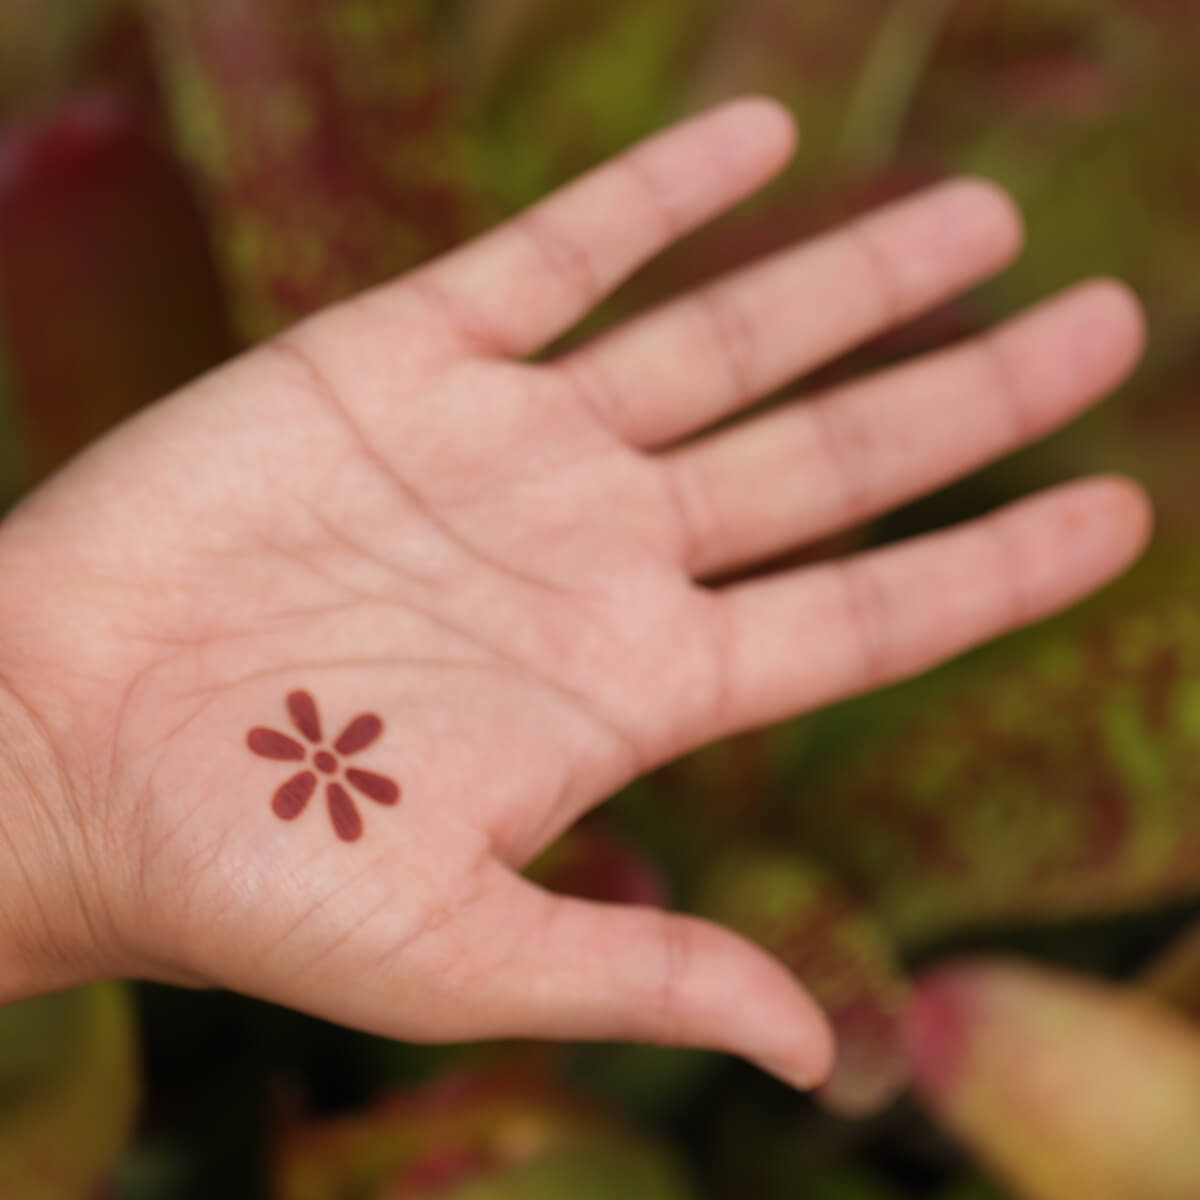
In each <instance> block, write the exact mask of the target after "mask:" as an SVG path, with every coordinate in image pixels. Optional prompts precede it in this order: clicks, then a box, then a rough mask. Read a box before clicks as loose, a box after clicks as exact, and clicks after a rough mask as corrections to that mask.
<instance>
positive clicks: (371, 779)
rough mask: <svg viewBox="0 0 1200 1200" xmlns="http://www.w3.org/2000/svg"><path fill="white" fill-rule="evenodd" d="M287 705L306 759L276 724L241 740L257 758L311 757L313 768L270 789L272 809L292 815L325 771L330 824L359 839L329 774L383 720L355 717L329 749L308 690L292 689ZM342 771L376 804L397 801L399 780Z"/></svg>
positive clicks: (356, 821)
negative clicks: (280, 785) (278, 787)
mask: <svg viewBox="0 0 1200 1200" xmlns="http://www.w3.org/2000/svg"><path fill="white" fill-rule="evenodd" d="M287 709H288V714H289V715H290V716H291V718H292V724H293V725H294V726H295V727H296V729H297V730H298V731H299V733H300V734H301V735H302V736H303V737H304V739H305V740H306V741H307V742H309V743H310V744H311V746H312V750H311V755H312V757H311V759H309V754H310V750H309V749H308V747H306V746H304V745H303V744H302V743H300V742H298V741H297V740H296V739H295V738H293V737H292V736H290V735H289V734H286V733H280V732H279V731H278V730H277V729H264V728H261V727H260V728H257V729H252V730H250V732H249V733H248V734H247V735H246V745H248V746H249V747H250V749H251V751H252V752H253V753H255V754H257V755H258V756H259V758H269V759H273V760H274V761H276V762H304V761H306V760H309V761H310V762H311V767H312V769H309V770H304V771H301V772H300V773H299V774H298V775H293V776H292V777H291V779H289V780H288V781H287V782H286V783H284V784H283V786H282V787H280V789H279V790H278V791H277V792H276V793H275V795H274V797H273V798H272V800H271V808H272V810H273V811H274V813H275V815H276V816H277V817H278V818H279V819H280V820H281V821H294V820H296V818H297V817H299V816H300V814H301V813H302V812H304V810H305V809H306V808H307V807H308V802H309V801H310V800H311V799H312V798H313V794H314V793H315V792H316V790H317V785H318V783H319V782H320V780H319V775H326V776H330V777H331V778H329V779H328V780H327V782H326V784H325V800H326V803H327V804H328V806H329V817H330V820H331V821H332V822H333V830H334V832H335V833H336V834H337V835H338V837H340V838H341V839H342V841H343V842H356V841H358V839H359V838H360V837H362V835H363V822H362V817H361V816H360V815H359V812H358V807H357V805H355V803H354V799H353V797H352V796H351V795H350V793H349V792H348V791H347V790H346V789H345V787H343V786H342V784H341V783H340V782H339V781H338V780H337V779H334V778H332V776H335V775H339V774H341V773H342V762H341V760H342V759H343V758H349V757H350V756H351V755H354V754H357V753H358V752H359V751H360V750H365V749H366V748H367V747H368V746H371V745H374V743H375V742H376V741H378V740H379V737H380V735H381V734H382V733H383V722H382V721H381V720H380V719H379V718H378V717H377V716H375V714H374V713H363V714H362V715H361V716H358V717H355V718H354V720H353V721H351V722H350V724H349V725H347V726H346V728H345V729H343V730H342V732H341V733H340V734H339V735H338V738H337V740H336V741H335V742H334V743H333V750H328V749H326V748H325V746H324V745H323V744H322V743H323V741H324V738H323V735H322V733H321V714H320V712H319V711H318V709H317V702H316V701H315V700H314V699H313V698H312V696H310V695H309V693H308V692H292V693H291V695H289V696H288V698H287ZM343 777H344V778H345V781H346V782H347V783H348V784H349V785H350V786H351V787H352V788H354V789H355V790H356V791H358V792H361V793H362V794H363V795H364V796H366V797H367V799H368V800H374V801H375V803H376V804H383V805H386V806H389V807H390V806H391V805H394V804H398V803H399V802H400V786H399V784H397V783H396V782H395V781H394V780H391V779H388V778H387V777H386V776H384V775H376V774H375V773H374V772H373V771H362V770H359V769H358V768H357V767H347V768H346V769H345V772H344V776H343Z"/></svg>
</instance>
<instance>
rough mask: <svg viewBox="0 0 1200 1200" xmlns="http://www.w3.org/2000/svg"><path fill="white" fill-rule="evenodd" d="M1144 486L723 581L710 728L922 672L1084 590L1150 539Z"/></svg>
mask: <svg viewBox="0 0 1200 1200" xmlns="http://www.w3.org/2000/svg"><path fill="white" fill-rule="evenodd" d="M1150 523H1151V516H1150V509H1149V504H1148V501H1147V500H1146V498H1145V496H1144V494H1143V493H1142V492H1141V491H1140V490H1139V489H1138V488H1137V487H1135V486H1134V485H1132V484H1130V483H1128V482H1127V481H1124V480H1116V479H1095V480H1089V481H1085V482H1082V483H1077V484H1072V485H1069V486H1066V487H1061V488H1058V489H1055V490H1054V491H1051V492H1047V493H1044V494H1042V495H1040V496H1037V497H1035V498H1033V499H1030V500H1025V501H1022V502H1021V503H1019V504H1015V505H1013V506H1011V507H1010V508H1007V509H1005V510H1002V511H1001V512H999V513H995V514H993V515H991V516H989V517H986V518H984V519H982V520H979V521H974V522H972V523H970V524H967V525H964V526H960V527H958V528H956V529H953V530H950V531H947V532H943V533H938V534H934V535H931V536H928V537H924V538H920V539H917V540H915V541H913V542H909V543H906V544H902V545H898V546H892V547H888V548H886V549H883V550H877V551H874V552H872V553H870V554H866V555H863V556H860V557H858V558H854V559H850V560H848V561H846V562H842V563H833V564H828V565H823V566H819V567H812V568H808V569H806V570H802V571H795V572H788V573H786V574H781V575H778V576H773V577H770V578H766V579H762V580H757V581H753V582H750V583H745V584H740V585H737V586H734V587H731V588H728V589H727V590H726V591H724V592H720V593H717V594H716V596H715V597H714V600H715V602H716V603H717V604H718V605H720V606H722V610H719V627H720V628H721V629H723V630H725V634H724V636H723V638H722V641H723V643H724V644H725V645H726V646H727V647H728V653H727V665H726V673H725V678H726V681H727V682H726V685H725V695H724V698H723V701H722V705H721V708H722V712H721V713H720V714H719V715H718V717H717V718H716V723H717V724H718V725H719V726H720V728H718V729H710V730H706V731H703V735H704V737H705V739H706V740H707V739H708V738H711V737H714V736H718V735H720V734H723V733H728V732H730V731H732V730H734V729H740V728H746V727H750V726H755V725H759V724H765V723H768V722H771V721H775V720H779V719H781V718H783V717H786V716H789V715H792V714H795V713H797V712H801V711H804V710H807V709H811V708H815V707H817V706H819V705H823V704H828V703H831V702H833V701H835V700H839V699H843V698H845V697H847V696H850V695H852V694H854V693H857V692H861V691H865V690H869V689H872V688H876V687H879V686H882V685H884V684H887V683H890V682H894V681H896V680H900V679H903V678H906V677H907V676H910V675H914V674H916V673H917V672H919V671H923V670H926V669H927V668H929V667H932V666H934V665H936V664H937V663H939V662H941V661H943V660H944V659H947V658H950V657H953V656H954V655H956V654H959V653H961V652H962V651H964V650H967V649H968V648H970V647H972V646H975V645H977V644H978V643H980V642H984V641H987V640H988V639H990V638H994V637H996V636H998V635H999V634H1002V633H1005V632H1007V631H1009V630H1011V629H1014V628H1017V627H1019V626H1022V625H1026V624H1029V623H1031V622H1034V621H1037V620H1039V619H1041V618H1043V617H1046V616H1048V615H1050V614H1051V613H1054V612H1056V611H1057V610H1059V609H1061V608H1064V607H1066V606H1067V605H1069V604H1071V603H1073V602H1075V601H1077V600H1079V599H1082V598H1083V597H1084V596H1086V595H1088V594H1089V593H1091V592H1093V591H1095V590H1096V589H1097V588H1099V587H1100V586H1102V585H1103V584H1104V583H1106V582H1108V581H1109V580H1111V579H1112V578H1113V577H1114V576H1116V575H1117V574H1119V573H1120V572H1121V571H1122V570H1124V569H1125V568H1126V567H1128V566H1129V564H1130V563H1131V562H1132V561H1133V560H1134V559H1135V558H1136V557H1137V556H1138V554H1139V553H1140V552H1141V551H1142V549H1143V548H1144V547H1145V544H1146V541H1147V538H1148V536H1149V530H1150Z"/></svg>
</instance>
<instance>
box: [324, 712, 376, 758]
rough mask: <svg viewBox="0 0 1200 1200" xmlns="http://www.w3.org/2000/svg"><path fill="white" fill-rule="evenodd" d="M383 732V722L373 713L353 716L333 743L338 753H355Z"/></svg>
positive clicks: (363, 748)
mask: <svg viewBox="0 0 1200 1200" xmlns="http://www.w3.org/2000/svg"><path fill="white" fill-rule="evenodd" d="M382 732H383V722H382V721H381V720H380V719H379V718H378V717H377V716H376V715H375V714H374V713H363V714H362V716H360V717H355V718H354V720H353V721H351V722H350V724H349V725H347V726H346V728H345V729H343V730H342V733H341V736H340V737H339V738H338V740H337V741H336V742H334V744H333V748H334V749H335V750H336V751H337V752H338V753H339V754H357V753H358V752H359V751H360V750H365V749H366V748H367V747H368V746H369V745H371V744H372V743H373V742H374V741H376V740H377V739H378V737H379V735H380V734H381V733H382Z"/></svg>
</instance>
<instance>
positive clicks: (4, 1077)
mask: <svg viewBox="0 0 1200 1200" xmlns="http://www.w3.org/2000/svg"><path fill="white" fill-rule="evenodd" d="M137 1080H138V1071H137V1054H136V1049H135V1031H134V1020H133V1012H132V1009H131V1005H130V1000H129V995H128V992H127V991H126V990H125V989H124V988H122V987H118V986H116V985H111V984H105V985H98V986H95V987H90V988H85V989H83V990H80V991H76V992H68V993H65V994H63V995H59V996H51V997H47V998H46V999H43V1000H35V1001H30V1002H27V1003H24V1004H17V1005H13V1006H11V1007H9V1008H7V1009H4V1010H3V1011H0V1191H2V1193H3V1194H4V1195H6V1196H21V1197H23V1198H25V1197H27V1198H28V1200H63V1198H64V1197H70V1196H84V1195H88V1194H90V1193H91V1192H93V1191H94V1190H95V1189H97V1188H98V1187H99V1186H100V1184H101V1183H102V1181H103V1180H104V1179H105V1177H106V1176H107V1175H108V1174H109V1172H110V1171H111V1170H112V1169H113V1168H114V1167H115V1166H116V1164H117V1162H118V1160H119V1158H120V1156H121V1154H122V1153H123V1151H124V1149H125V1145H126V1142H127V1139H128V1138H129V1135H130V1132H131V1130H132V1125H133V1118H134V1113H135V1108H136V1104H137V1096H138V1082H137Z"/></svg>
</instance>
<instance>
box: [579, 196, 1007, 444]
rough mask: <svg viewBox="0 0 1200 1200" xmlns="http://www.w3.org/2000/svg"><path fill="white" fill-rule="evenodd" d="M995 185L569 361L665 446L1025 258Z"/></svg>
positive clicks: (888, 211) (843, 234) (604, 406)
mask: <svg viewBox="0 0 1200 1200" xmlns="http://www.w3.org/2000/svg"><path fill="white" fill-rule="evenodd" d="M1021 240H1022V230H1021V218H1020V215H1019V213H1018V212H1017V210H1016V208H1015V206H1014V205H1013V202H1012V200H1011V199H1009V198H1008V196H1006V195H1005V194H1004V193H1003V192H1002V191H1000V189H999V188H997V187H995V186H994V185H993V184H990V183H986V182H984V181H982V180H977V179H960V180H955V181H952V182H950V183H945V184H941V185H939V186H937V187H934V188H931V189H929V190H927V191H925V192H922V193H920V194H918V195H916V196H914V197H910V198H908V199H906V200H902V201H900V202H899V203H897V204H893V205H891V206H889V207H887V208H884V209H881V210H880V211H878V212H876V213H873V214H872V215H870V216H868V217H865V218H862V219H861V220H859V221H856V222H854V223H853V224H851V225H849V226H847V227H846V228H843V229H841V230H839V231H837V232H835V233H832V234H829V235H827V236H825V237H822V238H819V239H817V240H816V241H813V242H811V243H806V244H803V245H801V246H798V247H796V248H793V249H791V250H786V251H784V252H783V253H780V254H777V255H774V256H773V257H771V258H768V259H766V260H765V261H763V262H761V263H758V264H755V265H753V266H751V267H748V268H746V269H745V270H742V271H739V272H737V273H736V274H734V275H732V276H729V277H728V278H725V279H723V280H719V281H717V282H716V283H715V284H712V285H710V286H708V287H706V288H701V289H700V290H698V291H696V292H693V293H690V294H689V295H687V296H684V297H682V298H681V299H678V300H674V301H670V302H669V303H667V304H666V305H665V306H663V307H662V308H660V309H658V310H657V311H655V312H652V313H649V314H647V315H646V316H644V317H641V318H638V319H637V320H635V321H633V322H631V323H630V324H628V325H626V326H623V327H620V328H618V329H616V330H614V331H612V332H611V333H609V334H605V335H603V336H601V337H600V338H598V339H597V340H595V341H593V342H591V343H589V344H588V345H586V346H584V347H582V348H581V349H580V350H578V351H576V352H575V353H574V354H572V355H569V356H567V357H566V358H564V359H562V360H561V361H560V364H559V365H560V367H561V368H562V369H563V370H565V371H566V372H567V373H568V374H569V375H570V376H571V377H572V378H573V379H574V380H575V382H576V385H577V386H578V387H580V388H582V389H584V390H586V392H587V393H588V394H590V395H591V396H592V397H594V401H593V403H594V405H595V406H596V407H598V408H600V409H601V411H602V412H603V413H604V414H605V416H606V419H607V421H608V423H609V424H610V425H611V426H612V427H613V428H614V429H615V430H616V431H617V432H618V433H620V434H621V435H622V436H623V437H625V438H627V439H629V440H630V441H631V442H633V443H635V444H636V445H639V446H643V447H654V446H662V445H665V444H667V443H669V442H673V441H676V440H678V439H679V438H681V437H683V436H684V435H686V434H689V433H692V432H694V431H695V430H698V429H703V428H705V427H706V426H708V425H711V424H712V423H713V422H714V421H716V420H717V419H719V418H720V417H722V416H725V415H726V414H728V413H730V412H733V411H735V410H736V409H739V408H741V407H743V406H744V405H746V404H748V403H750V402H752V401H754V400H757V399H760V398H761V397H763V396H765V395H768V394H770V393H771V392H774V391H777V390H778V389H779V388H781V387H783V386H785V385H786V384H788V383H789V382H791V381H792V380H794V379H796V378H797V377H799V376H800V375H803V374H805V373H806V372H808V371H809V370H811V369H812V368H814V367H816V366H819V365H822V364H824V363H826V362H828V361H829V360H830V359H832V358H834V357H836V356H837V355H839V354H841V353H843V352H844V351H846V350H849V349H851V348H852V347H854V346H857V345H859V344H860V343H862V342H864V341H866V340H867V339H869V338H870V337H872V336H874V335H875V334H878V333H881V332H883V331H884V330H886V329H888V328H890V327H892V326H894V325H896V324H899V323H900V322H902V321H905V320H907V319H909V318H911V317H914V316H916V315H917V314H919V313H921V312H923V311H925V310H926V309H928V308H931V307H932V306H934V305H935V304H937V303H939V302H940V301H942V300H945V299H947V298H949V297H950V296H953V295H955V294H956V293H958V292H960V291H962V289H963V288H965V287H967V286H968V285H970V284H972V283H976V282H978V281H979V280H982V279H985V278H987V277H988V276H989V275H992V274H994V273H995V272H996V271H997V270H999V269H1000V268H1001V267H1002V266H1004V265H1005V264H1006V263H1008V262H1009V261H1010V260H1011V259H1012V258H1013V257H1014V255H1015V254H1016V253H1017V251H1018V249H1019V248H1020V244H1021Z"/></svg>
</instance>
